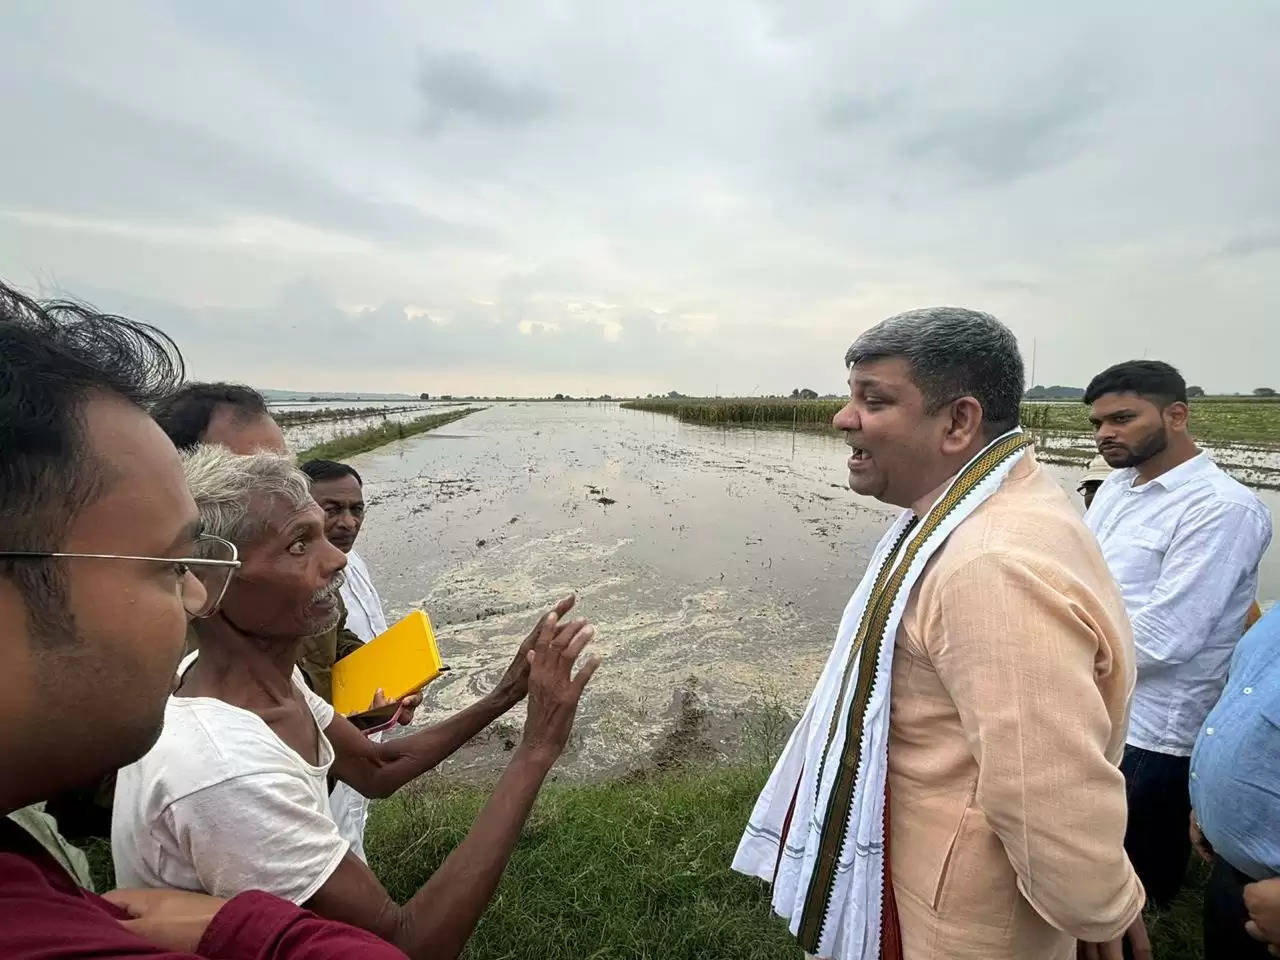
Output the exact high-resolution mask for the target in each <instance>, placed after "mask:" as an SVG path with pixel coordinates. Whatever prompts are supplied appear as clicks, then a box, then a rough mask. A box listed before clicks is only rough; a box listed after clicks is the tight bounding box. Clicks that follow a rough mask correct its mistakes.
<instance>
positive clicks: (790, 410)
mask: <svg viewBox="0 0 1280 960" xmlns="http://www.w3.org/2000/svg"><path fill="white" fill-rule="evenodd" d="M844 403H845V402H844V401H843V400H788V399H786V398H777V399H772V398H754V397H744V398H738V399H720V398H716V399H714V400H710V399H701V398H697V397H689V398H681V399H666V398H660V399H656V400H629V401H627V402H626V403H623V404H621V405H620V406H622V407H623V408H624V409H626V410H644V411H647V412H649V413H665V414H669V415H670V416H673V417H676V418H678V419H680V420H683V421H685V422H686V423H701V424H707V425H721V424H739V425H745V426H751V425H752V424H762V425H774V424H776V425H785V426H791V425H792V424H796V425H798V426H802V427H830V426H831V418H832V417H834V416H835V415H836V412H837V411H838V410H839V409H840V408H841V407H843V406H844Z"/></svg>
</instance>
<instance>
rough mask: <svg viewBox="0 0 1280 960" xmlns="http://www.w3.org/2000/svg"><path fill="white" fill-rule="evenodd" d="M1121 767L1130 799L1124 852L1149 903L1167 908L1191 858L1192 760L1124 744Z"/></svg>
mask: <svg viewBox="0 0 1280 960" xmlns="http://www.w3.org/2000/svg"><path fill="white" fill-rule="evenodd" d="M1120 769H1121V771H1122V772H1123V773H1124V786H1125V793H1126V795H1127V796H1128V800H1129V823H1128V826H1127V827H1126V829H1125V832H1124V849H1125V852H1126V853H1128V854H1129V860H1130V861H1131V862H1132V863H1133V869H1134V870H1135V871H1136V872H1137V874H1138V879H1139V880H1141V881H1142V886H1143V888H1144V889H1145V890H1146V891H1147V904H1148V905H1150V906H1156V907H1167V906H1168V905H1169V904H1170V903H1172V902H1173V898H1174V897H1176V896H1177V895H1178V891H1179V890H1180V889H1182V881H1183V879H1184V878H1185V877H1186V873H1187V858H1188V857H1190V856H1191V836H1190V833H1189V832H1188V829H1189V827H1188V824H1189V820H1190V817H1191V794H1190V792H1189V789H1188V786H1187V777H1188V775H1189V774H1190V771H1191V758H1190V757H1174V756H1170V755H1169V754H1167V753H1156V752H1154V751H1152V750H1143V749H1142V748H1141V747H1133V746H1126V747H1125V748H1124V760H1123V761H1122V762H1121V764H1120Z"/></svg>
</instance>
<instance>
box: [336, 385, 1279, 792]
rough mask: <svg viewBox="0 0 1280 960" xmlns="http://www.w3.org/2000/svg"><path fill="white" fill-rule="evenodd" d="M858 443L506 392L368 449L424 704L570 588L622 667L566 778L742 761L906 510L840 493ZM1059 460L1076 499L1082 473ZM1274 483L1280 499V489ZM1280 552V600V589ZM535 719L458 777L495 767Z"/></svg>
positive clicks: (439, 707) (514, 722)
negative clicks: (431, 669)
mask: <svg viewBox="0 0 1280 960" xmlns="http://www.w3.org/2000/svg"><path fill="white" fill-rule="evenodd" d="M845 456H846V454H845V448H844V447H843V446H842V445H841V444H840V442H839V441H838V439H835V438H833V437H830V436H827V435H822V434H815V433H805V432H799V433H796V434H794V435H793V434H792V433H791V432H790V431H782V430H750V429H744V428H713V427H702V426H694V425H689V424H683V423H681V422H679V421H677V420H675V419H674V418H672V417H667V416H664V415H660V414H651V413H642V412H638V411H629V410H622V409H619V408H618V407H617V405H616V404H590V405H588V404H554V403H539V404H506V403H498V404H493V405H491V406H490V407H489V408H488V409H487V410H484V411H482V412H479V413H476V414H472V415H471V416H469V417H467V418H466V419H464V420H462V421H459V422H458V423H456V424H451V425H449V426H446V427H443V428H441V430H440V431H439V432H433V433H428V434H423V435H421V436H419V437H415V438H413V439H410V440H407V441H404V442H401V443H397V444H394V445H392V446H389V447H384V448H381V449H379V450H375V451H373V452H370V453H366V454H362V455H360V456H358V457H355V458H354V459H353V460H352V461H351V462H352V464H353V465H354V466H355V467H356V469H358V470H359V471H360V472H361V474H362V475H363V476H364V478H365V494H366V498H367V500H368V502H369V505H370V506H369V511H368V519H367V522H366V525H365V530H364V532H363V533H362V534H361V539H360V543H359V550H360V552H361V553H362V554H363V555H364V557H365V558H366V559H367V560H368V562H369V564H370V566H371V568H372V570H373V573H374V576H375V579H376V581H377V584H378V587H379V590H380V591H381V593H382V596H383V599H384V601H385V602H386V604H387V607H388V613H389V614H390V617H391V618H392V619H395V618H398V617H399V616H401V615H403V614H404V613H406V612H407V611H408V610H410V609H412V608H414V607H422V608H423V609H425V610H427V611H428V612H429V613H430V615H431V618H432V621H433V622H434V623H435V625H436V629H437V633H438V635H439V639H440V646H441V649H442V652H443V653H444V655H445V660H446V662H447V663H449V664H450V665H451V666H452V667H453V673H452V674H450V675H448V676H447V677H446V678H444V679H442V680H440V681H437V682H436V683H434V684H432V686H431V687H430V688H429V689H428V696H427V700H426V703H425V709H424V710H423V711H422V712H421V714H420V716H421V717H422V718H423V720H424V721H427V722H429V721H431V720H432V719H438V718H440V717H441V716H443V715H444V714H446V713H448V712H451V711H452V710H455V709H458V708H460V707H462V706H464V705H466V704H467V703H469V702H471V701H472V700H473V699H474V698H475V697H476V696H477V695H478V694H480V693H481V692H483V691H485V690H487V689H489V688H490V687H491V686H492V684H493V683H494V681H495V680H496V678H497V676H498V675H499V674H500V673H501V671H502V670H503V669H505V667H506V665H507V663H508V662H509V660H510V658H511V655H512V653H513V652H514V650H515V647H516V646H517V645H518V643H519V642H520V640H521V639H522V638H523V637H524V635H525V634H526V633H527V631H528V628H529V626H530V625H531V623H532V622H533V620H534V618H535V617H536V616H537V614H538V613H539V611H541V610H542V609H545V608H546V607H547V606H548V605H549V604H550V603H551V602H552V601H553V600H554V599H555V598H556V597H558V596H562V595H563V594H565V593H568V592H570V591H574V592H576V593H577V594H578V597H579V602H578V609H579V611H580V612H581V613H582V615H584V616H589V617H590V618H591V619H592V620H593V621H595V623H596V624H597V625H598V626H599V628H600V629H599V639H598V641H597V643H596V645H595V646H596V647H597V649H598V651H599V652H600V653H602V654H604V655H605V657H606V662H605V663H604V665H603V666H602V667H601V669H600V671H599V672H598V673H597V674H596V676H595V678H594V680H593V681H592V684H591V686H590V687H589V688H588V692H587V695H586V698H585V702H584V708H583V716H582V719H581V720H580V722H579V726H578V728H577V729H576V730H575V743H574V746H573V749H572V750H571V752H570V755H569V756H567V757H566V760H565V762H564V763H563V765H562V767H561V769H562V770H563V771H564V772H566V773H568V774H570V775H575V776H600V775H616V774H619V773H623V772H626V771H628V770H630V769H634V768H636V767H641V766H644V765H645V764H647V763H661V762H663V761H664V760H665V759H667V758H671V757H676V756H685V755H690V754H693V755H722V754H733V753H736V752H737V751H738V750H739V745H740V742H741V731H742V728H743V724H744V723H746V724H747V725H748V726H751V725H754V724H759V723H761V722H768V720H769V718H770V717H775V716H776V715H777V712H778V708H781V709H782V710H786V711H791V712H793V713H794V712H798V710H799V709H800V708H801V707H802V706H803V703H804V701H805V699H806V697H807V696H808V694H809V691H810V690H811V688H812V685H813V682H814V680H815V679H816V677H817V674H818V671H819V670H820V669H821V666H822V663H823V661H824V659H825V657H826V655H827V653H828V651H829V649H830V645H831V642H832V639H833V636H834V632H835V628H836V623H837V620H838V618H839V615H840V612H841V611H842V609H843V608H844V604H845V603H846V601H847V600H848V597H849V594H850V592H851V591H852V589H853V587H854V586H855V585H856V582H857V580H858V579H859V577H860V576H861V574H862V570H863V567H864V566H865V564H866V562H867V559H868V556H869V554H870V551H871V549H872V548H873V547H874V545H875V543H876V541H877V540H878V538H879V536H880V534H881V533H882V532H883V530H884V529H885V528H886V526H887V525H888V523H889V521H890V518H891V516H892V511H891V510H890V509H889V508H886V507H885V506H883V505H882V504H879V503H877V502H875V501H872V500H868V499H865V498H861V497H858V496H856V495H855V494H853V493H852V492H851V491H849V490H848V489H847V488H846V487H845V486H844V479H845V476H846V471H845V467H844V460H845ZM1048 469H1050V470H1051V471H1053V472H1054V474H1055V476H1057V477H1058V478H1059V480H1060V482H1061V483H1062V484H1063V486H1064V488H1066V489H1068V490H1070V491H1072V493H1073V495H1074V487H1075V482H1076V475H1077V473H1078V471H1077V470H1076V469H1075V468H1068V467H1055V466H1050V467H1048ZM1261 496H1262V497H1263V498H1264V500H1265V501H1266V502H1267V505H1268V507H1269V508H1270V509H1271V510H1272V512H1273V514H1275V513H1277V512H1280V496H1278V495H1277V494H1275V493H1268V492H1262V493H1261ZM1278 552H1280V551H1277V550H1273V551H1272V552H1271V554H1270V555H1269V556H1268V557H1267V559H1266V561H1265V564H1264V570H1263V590H1262V595H1263V598H1264V600H1267V601H1272V600H1275V599H1276V598H1277V596H1278V595H1280V557H1277V553H1278ZM522 719H523V714H522V713H519V712H514V713H513V714H512V715H511V716H510V717H509V718H507V720H508V721H509V722H504V723H500V724H499V725H497V726H496V727H494V728H493V729H492V731H491V734H490V735H488V736H486V737H484V738H482V739H481V740H480V741H479V742H478V743H476V744H474V745H473V746H472V747H471V748H469V749H468V750H467V751H464V753H463V754H462V755H461V756H459V757H458V758H456V759H455V760H454V761H451V764H452V765H453V767H454V769H455V771H456V770H457V769H459V768H462V769H468V770H470V769H479V770H489V769H492V768H493V767H494V766H496V765H497V764H499V763H501V762H502V761H503V759H504V754H505V751H506V750H507V749H509V748H510V746H511V745H513V744H514V742H515V741H516V740H518V738H519V724H520V722H522ZM784 732H785V731H784Z"/></svg>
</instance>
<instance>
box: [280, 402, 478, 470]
mask: <svg viewBox="0 0 1280 960" xmlns="http://www.w3.org/2000/svg"><path fill="white" fill-rule="evenodd" d="M482 409H484V408H483V407H466V408H465V409H462V410H449V411H446V412H445V413H432V414H429V415H428V416H425V417H418V418H417V419H416V420H407V421H405V422H403V423H395V422H392V423H383V424H379V425H378V426H376V427H369V428H368V429H367V430H360V431H357V432H356V433H349V434H345V435H343V436H340V437H335V438H334V439H332V440H326V441H325V442H324V443H318V444H316V445H315V446H314V447H309V448H307V449H306V450H303V451H302V452H301V453H299V454H298V462H299V463H305V462H306V461H308V460H344V459H346V458H347V457H354V456H355V455H356V454H357V453H364V452H365V451H367V450H373V449H375V448H377V447H381V446H383V445H384V444H388V443H391V442H392V441H395V440H403V439H405V438H406V437H412V436H414V435H415V434H419V433H425V432H426V431H428V430H434V429H435V428H436V427H442V426H444V425H445V424H446V423H452V422H453V421H454V420H459V419H461V418H462V417H465V416H467V414H470V413H475V412H476V411H478V410H482Z"/></svg>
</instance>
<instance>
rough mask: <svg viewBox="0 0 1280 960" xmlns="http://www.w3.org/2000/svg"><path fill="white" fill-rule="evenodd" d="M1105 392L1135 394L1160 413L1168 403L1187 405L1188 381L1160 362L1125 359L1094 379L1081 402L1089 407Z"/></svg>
mask: <svg viewBox="0 0 1280 960" xmlns="http://www.w3.org/2000/svg"><path fill="white" fill-rule="evenodd" d="M1108 393H1136V394H1137V395H1138V396H1140V397H1142V398H1143V399H1144V400H1149V401H1151V402H1152V403H1154V404H1155V405H1156V406H1157V407H1159V408H1160V409H1162V410H1163V409H1164V408H1165V407H1167V406H1169V404H1171V403H1186V402H1187V381H1185V380H1183V379H1182V374H1180V373H1179V372H1178V371H1177V370H1175V369H1174V368H1173V367H1171V366H1169V364H1167V363H1163V362H1162V361H1160V360H1127V361H1125V362H1124V363H1117V364H1116V365H1115V366H1114V367H1108V368H1107V369H1106V370H1103V371H1102V372H1101V373H1100V374H1098V375H1097V376H1096V377H1094V378H1093V380H1091V381H1090V382H1089V387H1088V389H1086V390H1085V392H1084V402H1085V404H1086V405H1087V404H1091V403H1093V401H1095V400H1097V399H1098V398H1099V397H1102V396H1105V395H1106V394H1108Z"/></svg>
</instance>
